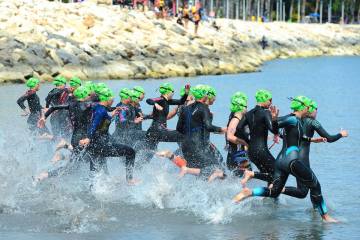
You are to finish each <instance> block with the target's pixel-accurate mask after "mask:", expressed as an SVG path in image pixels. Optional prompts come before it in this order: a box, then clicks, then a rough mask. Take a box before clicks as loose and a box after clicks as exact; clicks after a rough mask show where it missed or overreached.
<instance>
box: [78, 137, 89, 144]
mask: <svg viewBox="0 0 360 240" xmlns="http://www.w3.org/2000/svg"><path fill="white" fill-rule="evenodd" d="M89 143H90V139H89V138H84V139H81V140H80V141H79V144H80V145H81V146H87V145H89Z"/></svg>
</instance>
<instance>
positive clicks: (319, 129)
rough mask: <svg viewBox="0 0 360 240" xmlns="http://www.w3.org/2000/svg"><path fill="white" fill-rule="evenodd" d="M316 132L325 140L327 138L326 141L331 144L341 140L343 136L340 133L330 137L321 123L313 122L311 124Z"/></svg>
mask: <svg viewBox="0 0 360 240" xmlns="http://www.w3.org/2000/svg"><path fill="white" fill-rule="evenodd" d="M311 125H312V127H313V128H314V130H315V131H316V132H317V133H318V134H319V135H320V136H321V137H323V138H326V140H327V141H328V142H329V143H331V142H335V141H337V140H339V139H340V138H341V137H342V136H341V134H340V133H338V134H335V135H330V134H329V133H328V132H327V131H326V130H325V129H324V128H323V127H322V126H321V124H320V122H319V121H317V120H313V121H312V123H311Z"/></svg>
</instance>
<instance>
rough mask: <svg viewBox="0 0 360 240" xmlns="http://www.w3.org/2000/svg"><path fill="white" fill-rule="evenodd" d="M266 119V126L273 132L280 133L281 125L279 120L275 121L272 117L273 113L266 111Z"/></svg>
mask: <svg viewBox="0 0 360 240" xmlns="http://www.w3.org/2000/svg"><path fill="white" fill-rule="evenodd" d="M264 113H265V114H264V120H265V125H266V127H267V128H268V129H269V130H270V132H272V133H273V134H279V126H278V121H273V120H272V117H271V113H270V112H269V111H265V112H264Z"/></svg>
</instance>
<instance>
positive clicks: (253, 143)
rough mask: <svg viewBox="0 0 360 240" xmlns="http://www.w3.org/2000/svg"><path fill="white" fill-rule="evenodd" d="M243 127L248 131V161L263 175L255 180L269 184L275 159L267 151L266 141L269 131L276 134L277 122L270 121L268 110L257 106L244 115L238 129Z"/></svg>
mask: <svg viewBox="0 0 360 240" xmlns="http://www.w3.org/2000/svg"><path fill="white" fill-rule="evenodd" d="M244 126H248V127H249V131H250V142H249V149H248V156H249V158H250V161H251V162H252V163H254V164H255V166H256V167H257V168H258V169H259V171H260V172H261V173H263V174H262V176H258V177H256V178H259V179H263V180H266V181H267V182H268V183H270V182H271V181H272V175H273V173H274V169H275V158H274V157H273V156H272V155H271V153H270V151H269V148H268V145H267V140H268V134H269V131H271V132H272V133H274V134H277V133H278V127H277V122H276V121H273V120H272V118H271V113H270V111H269V110H268V109H266V108H264V107H261V106H258V105H257V106H255V107H254V108H253V109H251V110H250V111H248V112H247V113H246V114H245V119H244V121H242V122H241V124H239V125H238V127H239V128H243V127H244Z"/></svg>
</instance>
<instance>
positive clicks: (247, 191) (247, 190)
mask: <svg viewBox="0 0 360 240" xmlns="http://www.w3.org/2000/svg"><path fill="white" fill-rule="evenodd" d="M251 195H252V191H251V189H250V188H244V189H243V190H242V191H241V192H240V193H239V194H237V195H236V196H235V197H234V198H233V203H239V202H241V201H242V200H244V199H245V198H248V197H250V196H251Z"/></svg>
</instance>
